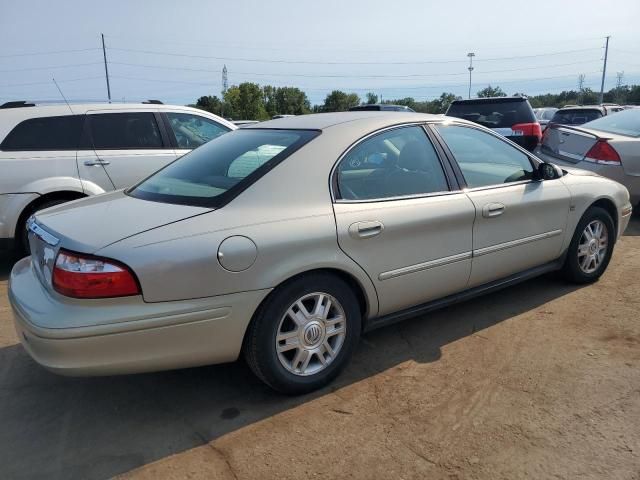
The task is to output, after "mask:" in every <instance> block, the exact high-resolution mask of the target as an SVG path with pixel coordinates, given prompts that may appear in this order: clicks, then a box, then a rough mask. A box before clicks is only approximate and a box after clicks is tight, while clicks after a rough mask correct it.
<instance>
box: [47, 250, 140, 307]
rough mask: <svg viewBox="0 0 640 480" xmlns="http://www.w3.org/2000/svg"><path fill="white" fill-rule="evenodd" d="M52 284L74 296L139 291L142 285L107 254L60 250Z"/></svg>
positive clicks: (120, 295)
mask: <svg viewBox="0 0 640 480" xmlns="http://www.w3.org/2000/svg"><path fill="white" fill-rule="evenodd" d="M52 282H53V288H54V289H55V290H56V291H57V292H58V293H61V294H62V295H66V296H67V297H74V298H108V297H126V296H129V295H139V294H140V287H139V286H138V282H137V281H136V279H135V277H134V276H133V274H132V273H131V271H130V270H129V269H128V268H127V267H126V266H124V265H122V264H120V263H118V262H114V261H113V260H108V259H104V258H98V257H91V256H88V255H82V254H79V253H73V252H68V251H65V250H60V253H58V257H57V258H56V263H55V266H54V268H53V279H52Z"/></svg>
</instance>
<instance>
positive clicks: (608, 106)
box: [602, 103, 624, 115]
mask: <svg viewBox="0 0 640 480" xmlns="http://www.w3.org/2000/svg"><path fill="white" fill-rule="evenodd" d="M602 107H604V110H605V112H606V113H607V115H611V114H612V113H616V112H621V111H623V110H624V107H623V106H622V105H618V104H617V103H603V104H602Z"/></svg>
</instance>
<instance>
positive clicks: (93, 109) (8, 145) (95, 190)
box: [0, 102, 237, 249]
mask: <svg viewBox="0 0 640 480" xmlns="http://www.w3.org/2000/svg"><path fill="white" fill-rule="evenodd" d="M236 128H237V127H236V126H235V125H233V124H232V123H231V122H228V121H226V120H224V119H223V118H220V117H218V116H216V115H213V114H210V113H208V112H204V111H202V110H197V109H194V108H189V107H179V106H172V105H163V104H160V103H159V102H152V103H148V104H147V103H141V104H94V105H65V104H62V105H48V106H36V105H33V104H28V103H25V102H11V103H9V104H5V105H2V106H0V249H6V248H11V247H12V246H14V245H15V246H16V247H18V248H23V249H24V247H25V243H24V242H25V235H26V234H24V233H23V232H26V229H25V222H26V220H27V218H29V216H30V215H31V214H32V213H34V212H36V211H38V210H42V209H44V208H47V207H51V206H53V205H56V204H58V203H62V202H68V201H70V200H75V199H78V198H82V197H86V196H89V195H97V194H100V193H104V192H108V191H111V190H116V189H120V188H125V187H129V186H131V185H133V184H135V183H136V182H137V181H139V180H141V179H143V178H145V177H146V176H148V175H150V174H151V173H153V172H154V171H156V170H158V169H160V168H162V167H163V166H165V165H166V164H168V163H169V162H171V161H173V160H175V159H176V158H178V157H179V156H181V155H184V154H185V153H187V152H189V151H190V150H192V149H193V148H196V147H198V146H199V145H202V144H203V143H205V142H207V141H209V140H211V139H213V138H215V137H217V136H219V135H222V134H223V133H226V132H228V131H230V130H235V129H236Z"/></svg>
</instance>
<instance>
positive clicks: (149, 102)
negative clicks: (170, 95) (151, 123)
mask: <svg viewBox="0 0 640 480" xmlns="http://www.w3.org/2000/svg"><path fill="white" fill-rule="evenodd" d="M142 103H146V104H152V105H164V103H162V102H161V101H160V100H147V101H145V102H142Z"/></svg>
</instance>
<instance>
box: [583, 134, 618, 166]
mask: <svg viewBox="0 0 640 480" xmlns="http://www.w3.org/2000/svg"><path fill="white" fill-rule="evenodd" d="M584 159H585V160H586V161H587V162H593V163H604V164H606V165H621V164H622V161H621V160H620V155H618V152H616V149H615V148H613V147H612V146H611V145H609V143H608V142H607V141H606V140H605V139H604V138H601V139H599V140H598V141H597V142H596V143H594V144H593V146H592V147H591V148H590V149H589V151H588V152H587V154H586V155H585V158H584Z"/></svg>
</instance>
